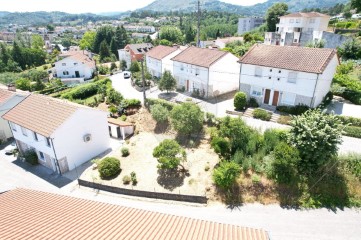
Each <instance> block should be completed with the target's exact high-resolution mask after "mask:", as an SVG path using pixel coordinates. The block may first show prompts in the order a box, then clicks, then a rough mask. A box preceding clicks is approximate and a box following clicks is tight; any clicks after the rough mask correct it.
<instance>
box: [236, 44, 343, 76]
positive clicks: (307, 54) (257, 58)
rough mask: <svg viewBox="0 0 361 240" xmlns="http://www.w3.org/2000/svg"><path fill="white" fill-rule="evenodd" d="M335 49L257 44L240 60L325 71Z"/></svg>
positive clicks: (273, 65)
mask: <svg viewBox="0 0 361 240" xmlns="http://www.w3.org/2000/svg"><path fill="white" fill-rule="evenodd" d="M335 55H336V50H335V49H330V48H307V47H293V46H276V45H264V44H255V45H254V46H253V47H252V48H251V49H250V50H249V51H248V52H247V53H246V54H245V55H244V56H243V57H241V59H240V62H241V63H243V64H251V65H257V66H264V67H272V68H280V69H288V70H292V71H299V72H308V73H323V71H324V70H325V68H326V67H327V65H328V64H329V62H330V61H331V60H332V58H333V57H334V56H335Z"/></svg>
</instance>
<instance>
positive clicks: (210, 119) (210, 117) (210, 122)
mask: <svg viewBox="0 0 361 240" xmlns="http://www.w3.org/2000/svg"><path fill="white" fill-rule="evenodd" d="M205 123H207V124H208V126H212V125H214V124H215V123H216V116H215V115H214V114H213V113H209V112H207V113H206V116H205Z"/></svg>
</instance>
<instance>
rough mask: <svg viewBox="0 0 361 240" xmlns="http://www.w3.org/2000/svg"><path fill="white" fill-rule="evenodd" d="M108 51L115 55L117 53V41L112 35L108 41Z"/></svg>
mask: <svg viewBox="0 0 361 240" xmlns="http://www.w3.org/2000/svg"><path fill="white" fill-rule="evenodd" d="M110 51H111V52H112V53H113V54H114V55H115V56H117V55H118V54H117V53H118V46H117V42H116V40H115V38H114V37H113V38H112V40H111V41H110Z"/></svg>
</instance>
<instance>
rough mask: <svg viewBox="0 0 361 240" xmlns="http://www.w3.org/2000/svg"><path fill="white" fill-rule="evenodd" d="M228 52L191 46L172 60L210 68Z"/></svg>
mask: <svg viewBox="0 0 361 240" xmlns="http://www.w3.org/2000/svg"><path fill="white" fill-rule="evenodd" d="M226 54H227V52H224V51H220V50H216V49H208V48H197V47H189V48H187V49H186V50H184V51H183V52H181V53H180V54H178V55H177V56H175V57H174V58H172V60H173V61H177V62H182V63H187V64H192V65H196V66H200V67H206V68H208V67H210V66H211V65H212V64H213V63H214V62H216V61H218V60H219V59H221V58H222V57H223V56H225V55H226Z"/></svg>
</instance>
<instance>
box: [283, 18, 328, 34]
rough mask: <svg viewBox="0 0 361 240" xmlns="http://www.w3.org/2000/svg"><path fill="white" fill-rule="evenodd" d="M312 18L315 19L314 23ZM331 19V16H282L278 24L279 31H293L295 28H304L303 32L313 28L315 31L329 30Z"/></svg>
mask: <svg viewBox="0 0 361 240" xmlns="http://www.w3.org/2000/svg"><path fill="white" fill-rule="evenodd" d="M311 19H314V23H312V22H311V21H310V20H311ZM329 20H330V18H329V17H314V18H308V17H281V18H280V22H279V24H277V25H276V26H277V27H278V32H293V31H294V29H293V28H302V31H303V32H305V31H308V29H311V28H312V30H313V31H327V27H328V22H329ZM291 21H293V22H291Z"/></svg>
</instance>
